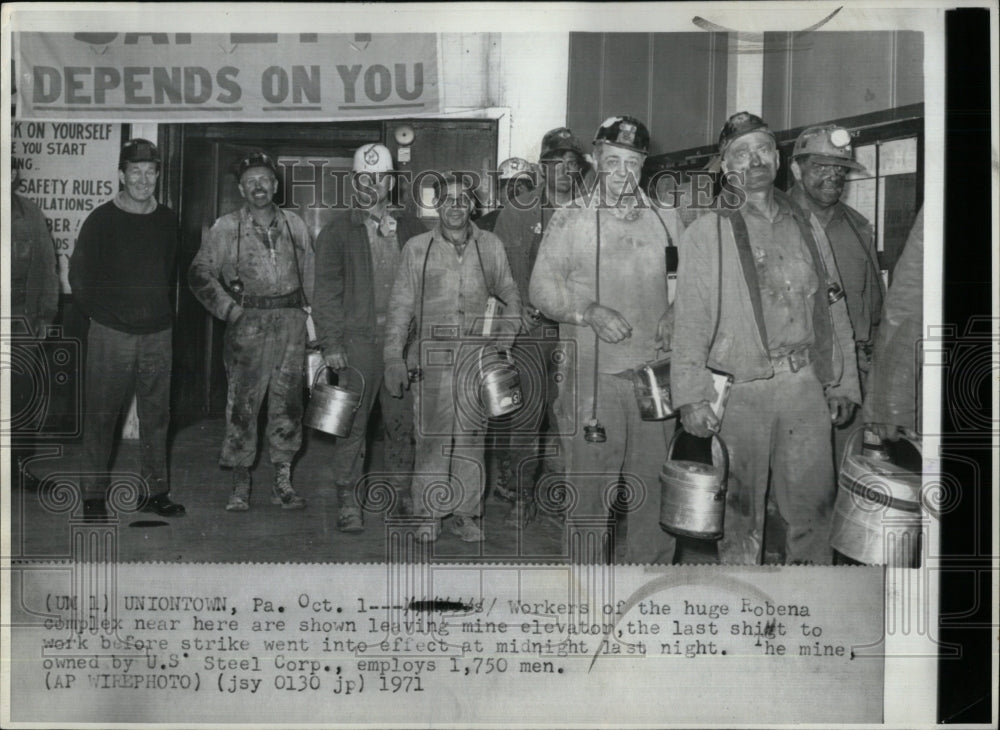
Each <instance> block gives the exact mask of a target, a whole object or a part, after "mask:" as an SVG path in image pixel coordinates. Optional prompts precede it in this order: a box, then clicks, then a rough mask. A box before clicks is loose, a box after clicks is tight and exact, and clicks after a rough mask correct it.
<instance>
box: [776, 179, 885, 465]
mask: <svg viewBox="0 0 1000 730" xmlns="http://www.w3.org/2000/svg"><path fill="white" fill-rule="evenodd" d="M789 195H790V196H791V198H792V200H794V201H795V202H796V203H798V205H799V207H801V208H802V210H803V211H808V210H809V208H808V206H807V205H806V193H805V190H804V189H803V188H802V185H801V184H796V185H795V186H794V187H793V188H792V189H791V190H790V191H789ZM809 222H810V224H811V225H812V227H813V231H814V232H815V234H816V242H817V244H819V246H820V250H821V253H822V254H823V257H824V263H825V264H826V268H827V271H828V272H829V273H830V274H831V276H832V277H833V278H834V279H835V280H836V281H838V282H839V283H840V285H841V286H842V287H843V290H844V299H845V301H846V305H847V311H848V313H849V315H850V318H851V327H852V328H853V331H854V347H855V351H856V353H857V361H858V376H859V378H860V384H861V396H862V397H864V396H865V394H866V389H867V380H868V371H869V369H870V367H871V355H872V346H873V344H874V342H875V337H876V333H877V332H878V325H879V319H880V317H881V312H882V299H883V290H882V287H883V285H882V276H881V274H880V273H879V268H878V255H877V252H876V249H875V233H874V231H873V230H872V226H871V223H869V222H868V219H867V218H865V217H864V216H863V215H861V214H860V213H859V212H858V211H856V210H855V209H854V208H852V207H851V206H849V205H847V204H846V203H843V202H837V203H835V204H834V205H833V213H832V215H831V217H830V221H829V222H828V223H827V224H826V225H825V226H824V225H822V224H821V223H820V221H819V219H818V218H817V217H816V215H815V214H811V215H810V216H809ZM824 237H825V238H826V240H827V241H829V246H825V245H824V242H823V240H822V239H823V238H824ZM856 425H857V420H856V419H855V418H852V419H851V420H849V421H848V422H847V423H844V424H842V425H840V426H835V427H834V429H833V454H834V463H835V464H836V465H837V467H838V468H839V466H840V460H841V457H842V455H843V453H844V447H845V446H846V445H847V438H848V436H849V435H850V433H851V432H852V431H853V430H854V428H855V427H856Z"/></svg>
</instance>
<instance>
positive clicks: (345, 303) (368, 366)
mask: <svg viewBox="0 0 1000 730" xmlns="http://www.w3.org/2000/svg"><path fill="white" fill-rule="evenodd" d="M386 215H389V214H388V213H387V214H386ZM393 220H394V221H395V226H393V225H391V224H386V225H384V226H382V228H381V230H380V223H379V221H377V220H375V219H374V218H373V217H372V216H371V215H370V214H369V213H368V212H367V211H363V210H350V211H342V212H338V213H337V214H336V215H335V217H334V218H333V219H332V220H331V221H330V222H329V223H328V224H327V225H326V226H324V227H323V230H322V231H320V233H319V235H318V236H317V237H316V284H315V291H314V294H313V310H312V314H313V319H314V320H315V322H316V334H317V338H318V342H319V346H320V348H321V349H322V350H323V351H324V352H329V351H330V350H331V349H332V348H334V347H343V348H345V349H346V352H347V362H348V365H349V366H350V367H352V368H356V369H357V370H359V371H360V372H361V374H362V375H363V377H364V384H365V390H364V395H363V397H362V398H361V403H360V405H359V407H358V410H357V412H356V413H355V414H354V421H353V423H352V424H351V432H350V434H349V435H348V436H346V437H344V438H341V439H336V440H335V441H334V440H332V439H329V438H327V439H324V438H320V439H318V440H316V442H315V443H316V446H318V447H319V448H318V451H319V452H320V453H322V454H324V455H325V459H324V465H325V475H326V477H327V478H328V479H329V480H330V481H332V482H333V484H334V485H335V486H336V487H337V489H338V493H339V495H340V506H341V507H350V508H355V509H357V508H360V506H361V505H360V502H361V499H360V498H361V497H362V496H363V495H360V494H358V492H357V487H358V486H359V485H360V484H361V477H362V469H363V467H364V462H365V446H366V440H367V439H366V434H367V426H368V419H369V417H370V415H371V410H372V407H373V406H374V404H375V399H376V398H378V402H379V408H380V409H381V411H382V421H383V423H384V425H385V437H386V438H385V468H386V471H387V472H389V473H391V474H395V475H399V476H398V477H396V478H395V479H393V484H394V486H395V488H396V489H397V492H398V490H399V489H401V488H402V487H403V484H402V483H401V481H402V477H403V475H405V479H406V482H407V486H408V482H409V476H410V473H411V472H412V471H413V398H412V396H411V394H410V391H408V390H404V391H403V397H402V398H394V397H392V396H391V395H390V394H389V391H387V390H386V389H385V387H384V385H383V382H382V379H383V373H384V369H385V365H384V363H383V360H382V351H383V349H384V348H385V328H386V319H387V312H388V306H389V296H390V294H391V292H392V285H393V282H394V281H395V278H396V271H397V269H398V266H399V261H400V259H401V258H402V247H403V244H404V243H405V242H406V241H407V240H408V239H410V238H412V237H413V236H417V235H419V234H421V233H424V232H425V231H426V228H425V227H424V225H423V224H422V223H420V221H419V220H417V219H416V218H415V217H413V216H410V215H402V216H399V218H398V219H396V218H394V219H393ZM390 229H392V230H390ZM339 375H341V376H344V377H345V380H344V383H343V387H346V388H348V389H351V390H354V391H356V392H360V391H361V381H360V378H359V377H358V374H357V373H355V372H354V371H353V370H350V369H347V370H344V371H341V372H340V373H339ZM338 383H339V381H338Z"/></svg>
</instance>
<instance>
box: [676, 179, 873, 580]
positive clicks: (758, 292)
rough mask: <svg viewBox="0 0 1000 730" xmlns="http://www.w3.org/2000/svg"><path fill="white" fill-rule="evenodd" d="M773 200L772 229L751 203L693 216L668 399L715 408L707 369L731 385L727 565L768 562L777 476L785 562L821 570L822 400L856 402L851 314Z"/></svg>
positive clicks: (826, 497)
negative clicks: (768, 509) (836, 302)
mask: <svg viewBox="0 0 1000 730" xmlns="http://www.w3.org/2000/svg"><path fill="white" fill-rule="evenodd" d="M774 196H775V202H776V204H777V207H778V212H777V214H776V215H775V217H774V219H773V220H768V219H767V218H766V217H765V216H764V215H762V214H761V213H759V212H757V211H756V210H755V209H753V208H752V207H751V206H749V205H744V207H743V208H742V209H740V210H739V211H721V212H719V211H713V213H712V214H709V215H705V216H702V217H700V218H698V219H697V220H696V221H695V222H694V223H693V224H692V225H691V227H690V228H688V229H687V231H686V232H685V234H684V236H683V237H682V243H681V252H680V270H679V272H678V277H677V280H678V286H677V298H676V300H675V302H674V312H675V326H674V336H673V357H672V364H671V391H672V396H673V401H674V408H675V409H676V408H680V407H681V406H683V405H685V404H688V403H697V402H699V401H703V400H705V401H709V402H711V401H712V400H714V398H715V389H714V387H713V385H712V374H711V371H710V370H709V368H711V369H713V370H717V371H721V372H724V373H729V374H730V375H732V376H733V379H734V384H733V386H732V390H731V391H730V395H729V401H728V405H727V407H726V409H725V412H724V414H723V418H722V427H721V430H720V435H721V436H722V438H723V439H724V441H725V442H726V444H727V446H728V448H729V452H730V475H729V483H728V487H729V493H728V497H727V501H726V512H725V534H724V537H723V538H722V541H721V543H720V557H721V559H722V561H723V562H725V563H750V564H757V563H759V562H760V561H761V559H762V553H763V535H764V518H765V505H766V501H765V500H766V497H767V490H768V473H769V471H770V474H771V487H772V489H773V494H774V497H775V499H776V502H777V505H778V509H779V511H780V513H781V516H782V518H783V519H784V520H785V522H786V523H787V525H788V529H787V533H786V560H787V561H788V562H810V563H817V564H826V563H829V562H830V561H831V559H832V557H833V555H832V551H831V549H830V544H829V532H830V521H831V516H832V515H831V512H832V506H833V498H834V494H835V490H834V481H833V459H832V456H831V453H830V449H831V446H830V411H829V407H828V405H827V401H826V396H827V395H844V396H846V397H848V398H849V399H850V400H852V401H854V402H858V399H859V398H860V395H859V389H858V378H857V367H856V365H855V359H854V340H853V337H852V333H851V328H850V323H849V321H848V319H847V316H846V308H843V307H841V308H834V309H831V307H830V306H829V304H828V302H827V298H826V297H827V295H826V286H825V277H826V272H825V270H824V269H823V267H822V265H821V262H820V259H819V253H818V251H817V248H816V242H815V240H814V237H813V234H812V230H811V228H810V225H809V223H808V220H807V217H806V215H805V214H804V213H803V212H802V211H801V210H799V209H798V207H797V206H795V204H794V203H793V202H791V201H790V200H789V199H788V198H787V197H786V196H785V195H784V194H783V193H781V192H780V191H777V190H775V191H774ZM720 241H721V243H720ZM720 247H721V253H722V258H721V273H720V258H719V250H720ZM720 276H721V282H722V296H721V311H720V309H719V302H720V298H719V281H720ZM838 312H839V313H840V314H839V315H838V314H837V313H838ZM716 320H718V328H717V330H716ZM713 332H716V336H715V340H714V342H713V341H712V335H713ZM824 388H825V389H826V393H824Z"/></svg>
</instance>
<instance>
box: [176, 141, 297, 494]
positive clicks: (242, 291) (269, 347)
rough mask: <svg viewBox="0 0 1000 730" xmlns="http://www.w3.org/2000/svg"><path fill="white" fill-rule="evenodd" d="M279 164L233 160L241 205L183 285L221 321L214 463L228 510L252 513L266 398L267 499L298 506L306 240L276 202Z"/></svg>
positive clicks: (217, 228) (206, 244) (222, 221)
mask: <svg viewBox="0 0 1000 730" xmlns="http://www.w3.org/2000/svg"><path fill="white" fill-rule="evenodd" d="M277 169H278V168H277V166H276V165H275V163H274V161H273V160H272V159H271V157H270V156H268V155H267V154H265V153H263V152H252V153H250V154H248V155H247V156H246V157H244V158H243V159H242V160H240V163H239V166H238V168H237V178H236V180H237V186H238V187H239V191H240V195H241V196H242V197H243V200H244V201H245V204H244V205H243V206H242V207H241V208H239V209H238V210H235V211H233V212H232V213H228V214H226V215H224V216H222V217H221V218H219V219H218V220H217V221H215V224H214V225H213V226H212V228H211V230H209V232H208V235H207V236H206V237H205V240H204V241H203V242H202V244H201V249H200V250H199V251H198V254H197V255H196V256H195V257H194V260H193V261H192V262H191V268H190V269H189V270H188V283H189V284H190V286H191V291H192V292H194V295H195V296H196V297H197V298H198V301H200V302H201V303H202V304H203V305H204V307H205V309H207V310H208V311H209V312H211V313H212V314H213V315H215V316H216V317H218V318H219V319H221V320H224V321H225V322H226V335H225V342H224V345H223V347H224V349H223V360H224V361H225V365H226V377H227V379H228V381H229V392H228V395H227V400H226V436H225V439H224V440H223V442H222V455H221V457H220V459H219V463H220V465H221V466H223V467H228V468H231V469H232V470H233V480H232V481H233V486H232V492H231V494H230V496H229V502H228V503H227V504H226V511H227V512H246V511H247V510H248V509H250V467H251V466H252V465H253V462H254V460H255V459H256V457H257V413H258V411H260V406H261V403H262V402H263V400H264V395H265V393H266V394H267V441H268V448H269V451H270V457H271V463H272V464H273V465H274V487H273V489H272V492H271V503H272V504H276V505H280V506H281V507H282V508H283V509H302V508H304V507H305V499H303V498H302V497H301V496H300V495H298V494H296V492H295V490H294V489H293V488H292V482H291V470H292V459H293V458H294V457H295V455H296V454H297V453H298V451H299V448H300V447H301V445H302V370H303V363H304V362H305V346H306V317H307V314H306V306H307V305H308V303H309V302H310V301H311V299H312V287H313V246H312V237H311V236H310V234H309V229H308V228H306V224H305V223H304V222H303V221H302V219H301V218H299V216H297V215H296V214H295V213H293V212H291V211H285V210H281V209H280V208H279V207H278V206H277V205H275V203H274V200H273V198H274V195H275V193H277V192H278V177H277Z"/></svg>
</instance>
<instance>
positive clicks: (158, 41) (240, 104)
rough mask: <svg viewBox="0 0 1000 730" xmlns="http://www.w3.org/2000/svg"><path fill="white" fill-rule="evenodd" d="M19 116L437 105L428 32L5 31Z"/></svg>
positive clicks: (368, 111)
mask: <svg viewBox="0 0 1000 730" xmlns="http://www.w3.org/2000/svg"><path fill="white" fill-rule="evenodd" d="M14 35H15V38H14V44H15V59H16V60H17V66H16V69H17V116H18V117H19V118H21V119H49V120H56V119H59V120H77V121H79V120H86V121H101V120H114V121H118V122H140V121H149V122H170V121H189V122H195V121H197V122H208V121H222V120H234V119H235V120H239V121H277V120H282V119H285V120H298V121H307V120H320V119H322V120H337V119H352V118H358V117H364V118H367V119H371V118H377V117H394V116H396V117H398V116H413V115H419V114H426V113H431V112H437V111H439V94H438V61H437V36H436V35H435V34H433V33H394V34H373V33H345V34H339V33H338V34H330V33H99V32H92V33H39V32H21V33H15V34H14Z"/></svg>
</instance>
